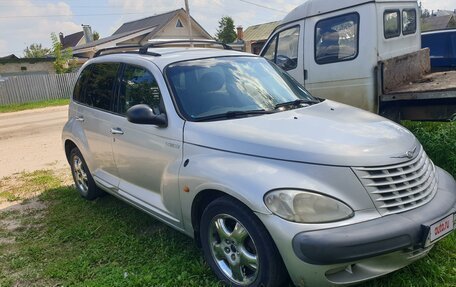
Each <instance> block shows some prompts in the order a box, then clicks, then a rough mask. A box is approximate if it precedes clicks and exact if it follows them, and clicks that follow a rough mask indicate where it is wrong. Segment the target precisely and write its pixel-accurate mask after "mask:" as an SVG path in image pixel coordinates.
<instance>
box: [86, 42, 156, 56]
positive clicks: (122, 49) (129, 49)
mask: <svg viewBox="0 0 456 287" xmlns="http://www.w3.org/2000/svg"><path fill="white" fill-rule="evenodd" d="M142 47H143V46H141V45H125V46H117V47H109V48H103V49H100V50H98V51H97V52H95V54H94V55H93V58H96V57H98V56H102V54H104V53H105V52H112V53H107V54H116V53H135V54H137V53H139V54H148V55H151V56H157V57H158V56H161V55H160V54H158V53H152V52H148V51H147V50H146V52H145V53H144V52H141V51H140V50H141V48H142ZM135 50H137V51H135ZM116 51H117V52H116Z"/></svg>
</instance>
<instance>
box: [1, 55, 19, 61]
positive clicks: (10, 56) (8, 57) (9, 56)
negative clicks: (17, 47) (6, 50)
mask: <svg viewBox="0 0 456 287" xmlns="http://www.w3.org/2000/svg"><path fill="white" fill-rule="evenodd" d="M17 59H19V57H18V56H16V55H14V54H11V55H8V56H5V57H0V60H17Z"/></svg>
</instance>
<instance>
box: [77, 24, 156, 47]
mask: <svg viewBox="0 0 456 287" xmlns="http://www.w3.org/2000/svg"><path fill="white" fill-rule="evenodd" d="M150 28H152V27H146V28H143V29H138V30H134V31H127V32H123V33H119V34H113V35H111V36H109V37H105V38H101V39H99V40H96V41H92V42H90V43H86V44H83V45H79V46H77V47H75V49H74V50H81V49H85V48H90V47H95V46H97V45H101V44H105V43H108V42H111V41H114V40H118V39H121V38H123V37H125V36H128V35H132V34H135V33H138V32H141V31H144V32H145V33H149V32H146V31H147V30H150Z"/></svg>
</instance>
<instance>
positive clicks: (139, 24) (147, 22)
mask: <svg viewBox="0 0 456 287" xmlns="http://www.w3.org/2000/svg"><path fill="white" fill-rule="evenodd" d="M179 11H183V12H185V10H184V9H182V8H181V9H177V10H174V11H170V12H167V13H163V14H159V15H154V16H150V17H146V18H143V19H139V20H134V21H130V22H126V23H124V24H123V25H122V26H120V28H119V29H117V30H116V31H115V32H114V34H112V35H113V36H114V35H118V34H122V33H126V32H131V31H137V30H141V29H145V28H150V27H155V26H164V25H166V24H167V23H168V22H169V21H170V20H171V19H172V18H173V17H174V16H176V15H177V14H178V13H179Z"/></svg>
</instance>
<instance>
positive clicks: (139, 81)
mask: <svg viewBox="0 0 456 287" xmlns="http://www.w3.org/2000/svg"><path fill="white" fill-rule="evenodd" d="M160 101H161V94H160V89H159V87H158V83H157V81H156V80H155V77H154V76H153V75H152V73H151V72H149V71H148V70H147V69H145V68H143V67H139V66H133V65H126V66H125V69H124V72H123V76H122V80H121V83H120V96H119V113H120V114H122V115H124V114H125V113H126V112H127V110H128V109H129V108H131V107H133V106H135V105H138V104H146V105H148V106H149V107H151V108H152V110H153V111H154V113H155V114H157V115H158V114H160V113H161V112H162V110H161V108H160Z"/></svg>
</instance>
